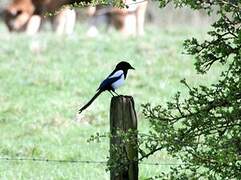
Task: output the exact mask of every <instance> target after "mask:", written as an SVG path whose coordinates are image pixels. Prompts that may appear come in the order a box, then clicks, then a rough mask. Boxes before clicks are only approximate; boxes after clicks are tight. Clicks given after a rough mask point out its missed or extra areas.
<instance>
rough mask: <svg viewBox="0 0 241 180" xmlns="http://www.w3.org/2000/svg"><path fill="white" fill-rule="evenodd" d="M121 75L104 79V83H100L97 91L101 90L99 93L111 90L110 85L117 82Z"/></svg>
mask: <svg viewBox="0 0 241 180" xmlns="http://www.w3.org/2000/svg"><path fill="white" fill-rule="evenodd" d="M121 76H122V74H121V75H120V76H117V77H111V78H109V77H108V78H106V79H105V80H104V81H102V83H101V84H100V86H99V88H98V89H97V91H98V90H101V91H105V90H109V89H111V85H112V84H113V83H114V82H116V81H117V80H119V79H120V78H121Z"/></svg>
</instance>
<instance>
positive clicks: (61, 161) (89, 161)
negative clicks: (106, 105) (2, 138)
mask: <svg viewBox="0 0 241 180" xmlns="http://www.w3.org/2000/svg"><path fill="white" fill-rule="evenodd" d="M0 161H33V162H44V163H76V164H106V163H107V161H93V160H64V159H42V158H26V157H16V158H10V157H0ZM139 164H141V165H152V166H178V165H184V164H182V163H152V162H140V163H139Z"/></svg>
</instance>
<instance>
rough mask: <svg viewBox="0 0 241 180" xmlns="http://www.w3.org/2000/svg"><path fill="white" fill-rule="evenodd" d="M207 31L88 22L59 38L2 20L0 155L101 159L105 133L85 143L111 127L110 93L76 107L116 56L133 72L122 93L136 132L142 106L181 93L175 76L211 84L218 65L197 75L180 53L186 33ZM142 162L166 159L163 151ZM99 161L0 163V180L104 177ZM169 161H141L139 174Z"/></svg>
mask: <svg viewBox="0 0 241 180" xmlns="http://www.w3.org/2000/svg"><path fill="white" fill-rule="evenodd" d="M206 30H207V29H205V28H204V29H192V28H190V27H175V28H174V27H172V28H170V27H169V28H165V27H164V28H160V27H151V26H148V27H147V28H146V34H145V36H143V37H140V38H138V39H137V38H129V39H127V38H124V37H121V36H120V34H118V33H117V32H112V33H110V34H102V35H100V36H98V37H97V38H94V39H91V38H88V37H86V36H85V31H86V27H84V28H82V27H81V25H78V27H77V29H76V31H75V34H74V35H72V36H70V37H60V36H57V35H54V34H52V33H51V32H41V33H40V34H39V35H37V36H35V37H28V36H26V35H23V34H21V35H20V34H8V32H7V31H6V29H5V27H4V25H3V24H0V42H1V45H0V107H1V108H0V132H1V136H0V157H13V158H14V157H30V158H33V157H35V158H47V159H65V160H94V161H102V160H103V161H106V159H107V156H108V148H109V142H108V139H106V140H103V142H101V143H94V142H92V143H88V142H87V139H88V138H89V137H90V136H91V135H93V134H95V133H96V132H100V133H104V132H108V131H109V119H108V117H109V105H110V99H111V95H110V94H109V93H103V94H102V95H101V96H100V97H99V98H98V99H97V100H96V101H95V102H94V103H93V104H92V106H91V107H90V108H89V109H88V110H86V111H85V112H83V114H81V116H77V111H78V108H79V107H80V106H82V105H83V104H84V103H86V102H87V101H88V100H89V99H90V98H91V97H92V95H93V94H94V93H95V90H96V88H97V87H98V85H99V83H100V81H101V80H102V79H103V78H105V77H106V76H107V75H108V73H109V72H111V71H112V69H113V68H114V67H115V65H116V63H117V62H118V61H120V60H127V61H129V62H130V63H131V64H132V65H133V66H134V67H135V68H136V71H131V72H130V73H129V76H128V80H127V82H126V84H125V86H123V87H122V88H120V89H119V90H118V93H119V94H124V95H131V96H133V97H134V99H135V103H136V111H137V114H138V118H139V125H138V126H139V130H140V132H148V131H149V127H148V121H147V120H145V119H144V118H143V115H142V114H141V111H142V109H141V104H142V103H147V102H151V103H152V104H153V105H155V104H164V103H165V101H168V100H170V99H171V98H172V96H173V95H174V94H175V92H176V91H181V92H183V93H184V95H186V94H187V93H186V89H185V87H184V86H183V85H181V84H180V82H179V81H180V80H181V79H183V78H186V79H187V82H189V83H190V84H192V85H198V84H211V83H213V82H215V81H216V80H217V77H218V75H219V72H220V71H219V70H220V69H218V68H217V69H214V70H211V71H210V73H208V74H207V75H204V76H201V75H197V74H196V72H195V70H194V66H193V63H194V59H193V57H190V56H186V55H184V54H182V52H183V47H182V42H183V41H184V40H185V39H186V38H188V37H192V36H194V37H198V38H201V39H203V38H204V37H205V31H206ZM145 162H158V163H170V162H174V163H175V162H176V161H174V160H171V159H170V158H169V157H168V156H167V155H166V153H165V152H162V153H160V154H156V155H154V156H153V157H152V158H151V159H149V160H145ZM105 168H106V167H105V165H104V164H81V163H75V164H74V163H72V164H71V163H50V162H48V163H47V162H31V161H1V160H0V179H43V180H45V179H83V180H92V179H100V180H102V179H109V173H108V172H106V171H105ZM168 169H169V166H150V165H144V164H143V165H140V179H145V178H147V177H151V176H153V175H158V174H160V172H161V171H167V170H168Z"/></svg>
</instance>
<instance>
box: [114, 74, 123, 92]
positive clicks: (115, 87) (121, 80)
mask: <svg viewBox="0 0 241 180" xmlns="http://www.w3.org/2000/svg"><path fill="white" fill-rule="evenodd" d="M124 81H125V79H124V74H122V76H121V78H120V79H119V80H117V81H116V82H114V83H112V85H111V86H112V88H113V89H117V88H119V87H120V86H122V85H123V84H124Z"/></svg>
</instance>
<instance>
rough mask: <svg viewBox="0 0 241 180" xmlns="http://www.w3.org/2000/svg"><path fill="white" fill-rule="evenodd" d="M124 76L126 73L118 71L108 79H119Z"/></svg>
mask: <svg viewBox="0 0 241 180" xmlns="http://www.w3.org/2000/svg"><path fill="white" fill-rule="evenodd" d="M122 74H124V72H123V71H122V70H118V71H116V72H115V73H114V74H113V75H112V76H110V77H108V78H113V77H119V76H121V75H122Z"/></svg>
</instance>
